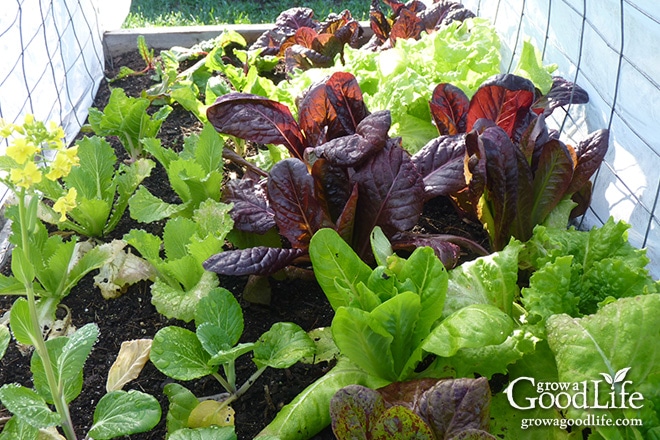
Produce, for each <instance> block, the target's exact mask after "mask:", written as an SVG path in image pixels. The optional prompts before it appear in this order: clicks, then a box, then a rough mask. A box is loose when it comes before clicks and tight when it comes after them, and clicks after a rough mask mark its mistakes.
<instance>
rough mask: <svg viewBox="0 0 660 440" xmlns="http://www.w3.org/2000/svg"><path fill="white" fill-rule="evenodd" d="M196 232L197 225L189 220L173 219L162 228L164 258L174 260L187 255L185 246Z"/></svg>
mask: <svg viewBox="0 0 660 440" xmlns="http://www.w3.org/2000/svg"><path fill="white" fill-rule="evenodd" d="M196 231H197V225H196V224H195V222H193V221H192V220H191V219H189V218H183V217H178V218H173V219H170V220H168V221H167V224H165V228H163V247H164V248H165V258H166V259H168V260H176V259H179V258H183V257H185V256H186V255H188V251H187V248H186V247H187V245H188V243H189V242H190V239H191V237H192V236H193V235H194V234H195V232H196Z"/></svg>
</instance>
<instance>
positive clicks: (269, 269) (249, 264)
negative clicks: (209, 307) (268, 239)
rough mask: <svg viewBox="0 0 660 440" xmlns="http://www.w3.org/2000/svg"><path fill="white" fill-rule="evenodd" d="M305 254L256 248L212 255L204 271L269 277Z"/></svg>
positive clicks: (290, 250) (304, 252)
mask: <svg viewBox="0 0 660 440" xmlns="http://www.w3.org/2000/svg"><path fill="white" fill-rule="evenodd" d="M305 254H306V251H305V250H303V249H281V248H269V247H264V246H257V247H252V248H248V249H240V250H235V251H225V252H220V253H219V254H215V255H212V256H211V257H209V258H208V259H207V260H206V261H205V262H204V264H203V266H204V269H206V270H208V271H211V272H215V273H217V274H220V275H230V276H242V275H264V276H265V275H271V274H274V273H275V272H277V271H278V270H280V269H283V268H285V267H286V266H288V265H290V264H291V263H292V262H293V261H294V260H295V259H296V258H298V257H301V256H303V255H305Z"/></svg>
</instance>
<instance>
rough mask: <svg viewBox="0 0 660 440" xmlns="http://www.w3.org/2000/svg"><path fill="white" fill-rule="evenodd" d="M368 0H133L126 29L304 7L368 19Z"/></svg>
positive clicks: (271, 17)
mask: <svg viewBox="0 0 660 440" xmlns="http://www.w3.org/2000/svg"><path fill="white" fill-rule="evenodd" d="M370 4H371V2H370V1H369V0H348V1H341V0H307V1H305V2H300V1H294V0H265V1H264V0H261V1H259V0H253V1H237V0H234V1H232V0H162V1H161V0H133V1H132V4H131V10H130V12H129V15H128V17H127V18H126V20H125V21H124V25H123V26H122V27H124V28H136V27H158V26H197V25H215V24H255V23H273V22H275V19H276V18H277V16H278V15H279V13H280V12H282V11H284V10H286V9H289V8H293V7H300V6H304V7H307V8H311V9H312V10H313V11H314V16H315V18H316V19H318V20H323V19H325V18H326V17H327V15H328V14H329V13H331V12H335V13H338V12H341V11H343V10H344V9H348V10H349V11H351V14H352V15H353V18H355V19H357V20H368V19H369V5H370Z"/></svg>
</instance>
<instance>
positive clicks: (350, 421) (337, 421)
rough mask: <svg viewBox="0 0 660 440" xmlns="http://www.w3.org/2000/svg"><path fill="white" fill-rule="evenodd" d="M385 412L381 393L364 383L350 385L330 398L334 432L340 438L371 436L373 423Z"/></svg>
mask: <svg viewBox="0 0 660 440" xmlns="http://www.w3.org/2000/svg"><path fill="white" fill-rule="evenodd" d="M383 412H385V403H384V401H383V398H382V397H381V395H380V393H379V392H378V391H376V390H372V389H370V388H367V387H363V386H362V385H348V386H346V387H344V388H342V389H340V390H339V391H337V392H336V393H335V394H334V396H333V397H332V399H330V416H331V417H332V432H333V433H334V434H335V436H336V437H337V438H338V439H347V438H365V439H366V438H370V432H371V429H372V427H373V425H374V424H375V423H376V420H378V418H379V417H380V415H381V414H382V413H383Z"/></svg>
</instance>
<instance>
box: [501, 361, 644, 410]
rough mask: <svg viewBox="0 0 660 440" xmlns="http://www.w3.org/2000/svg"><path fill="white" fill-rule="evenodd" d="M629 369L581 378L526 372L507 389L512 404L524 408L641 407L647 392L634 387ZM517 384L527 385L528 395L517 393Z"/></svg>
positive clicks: (524, 388)
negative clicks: (541, 378)
mask: <svg viewBox="0 0 660 440" xmlns="http://www.w3.org/2000/svg"><path fill="white" fill-rule="evenodd" d="M629 370H630V367H627V368H623V369H621V370H619V371H617V372H616V373H614V374H609V373H600V375H601V376H602V377H603V379H598V380H583V381H581V382H537V381H536V379H535V378H533V377H526V376H523V377H518V378H516V379H514V380H513V381H511V383H510V384H509V386H508V387H507V388H506V390H504V392H505V393H506V395H507V399H508V400H509V404H510V405H511V406H512V407H513V408H516V409H520V410H527V409H535V408H542V409H549V408H558V409H567V408H576V409H587V408H590V409H640V408H642V407H643V406H644V404H643V403H642V402H643V401H644V396H643V395H642V393H640V392H631V391H630V390H631V388H632V384H633V382H632V381H631V380H625V379H626V375H627V374H628V371H629ZM608 385H609V386H608ZM515 388H520V389H523V390H524V391H525V393H524V395H519V396H518V397H517V394H516V393H515V392H514V389H515ZM530 388H532V389H533V391H530Z"/></svg>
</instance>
